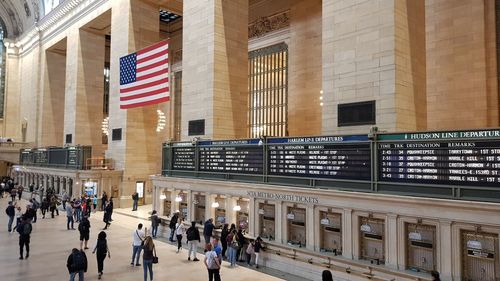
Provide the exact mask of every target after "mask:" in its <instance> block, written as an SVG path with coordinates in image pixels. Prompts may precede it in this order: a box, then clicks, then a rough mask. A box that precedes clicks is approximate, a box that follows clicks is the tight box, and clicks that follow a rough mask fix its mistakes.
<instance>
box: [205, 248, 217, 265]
mask: <svg viewBox="0 0 500 281" xmlns="http://www.w3.org/2000/svg"><path fill="white" fill-rule="evenodd" d="M215 259H217V253H216V252H214V251H210V252H207V265H208V269H217V268H219V266H217V263H216V262H215Z"/></svg>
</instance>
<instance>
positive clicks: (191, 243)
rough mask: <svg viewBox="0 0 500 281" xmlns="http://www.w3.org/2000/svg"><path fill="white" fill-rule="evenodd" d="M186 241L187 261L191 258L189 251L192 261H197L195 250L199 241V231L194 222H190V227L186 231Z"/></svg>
mask: <svg viewBox="0 0 500 281" xmlns="http://www.w3.org/2000/svg"><path fill="white" fill-rule="evenodd" d="M186 236H187V241H188V249H189V250H188V261H190V260H191V252H192V253H193V255H194V258H193V261H199V259H197V258H196V251H197V249H198V243H199V242H201V239H200V231H199V230H198V228H196V222H195V221H192V222H191V227H190V228H188V230H187V231H186Z"/></svg>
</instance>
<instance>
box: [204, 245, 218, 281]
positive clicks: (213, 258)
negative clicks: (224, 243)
mask: <svg viewBox="0 0 500 281" xmlns="http://www.w3.org/2000/svg"><path fill="white" fill-rule="evenodd" d="M204 262H205V266H206V267H207V270H208V281H214V279H215V281H220V261H219V258H218V256H217V253H216V252H215V251H212V244H207V252H206V253H205V261H204Z"/></svg>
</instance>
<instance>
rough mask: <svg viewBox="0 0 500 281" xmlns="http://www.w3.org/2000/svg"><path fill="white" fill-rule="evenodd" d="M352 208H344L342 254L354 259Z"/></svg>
mask: <svg viewBox="0 0 500 281" xmlns="http://www.w3.org/2000/svg"><path fill="white" fill-rule="evenodd" d="M353 230H354V228H353V225H352V209H344V213H343V214H342V256H343V257H345V258H348V259H352V258H353V256H352V236H353Z"/></svg>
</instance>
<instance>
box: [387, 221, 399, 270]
mask: <svg viewBox="0 0 500 281" xmlns="http://www.w3.org/2000/svg"><path fill="white" fill-rule="evenodd" d="M397 233H398V215H396V214H387V219H386V227H385V245H386V247H385V251H386V254H385V264H386V266H388V267H390V268H393V269H397V268H398V245H397V241H398V235H397Z"/></svg>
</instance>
